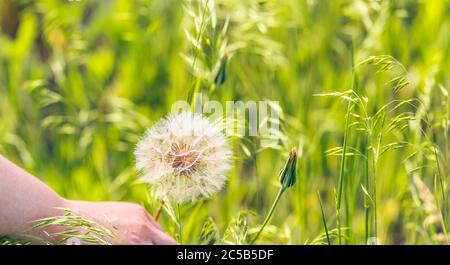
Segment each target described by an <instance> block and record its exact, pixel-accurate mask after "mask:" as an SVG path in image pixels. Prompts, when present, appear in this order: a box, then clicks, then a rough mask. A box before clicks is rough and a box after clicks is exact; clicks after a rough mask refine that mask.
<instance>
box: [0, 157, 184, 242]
mask: <svg viewBox="0 0 450 265" xmlns="http://www.w3.org/2000/svg"><path fill="white" fill-rule="evenodd" d="M58 208H65V209H69V210H71V212H72V213H73V214H76V215H79V216H82V217H83V218H85V219H88V220H91V221H94V222H96V223H98V224H100V225H102V226H104V227H106V228H108V229H110V230H111V231H112V232H113V233H114V234H115V235H116V237H115V238H108V239H107V241H109V242H110V243H112V244H146V245H154V244H165V245H167V244H175V243H176V242H175V241H174V240H173V239H172V238H171V237H169V236H168V235H166V234H165V233H164V231H163V230H162V228H161V226H160V225H159V224H157V223H156V221H155V220H154V219H153V218H152V217H151V216H150V215H149V214H148V213H147V211H146V210H145V209H144V208H143V207H142V206H140V205H138V204H134V203H127V202H89V201H76V200H67V199H64V198H62V197H61V196H59V195H58V194H57V193H55V192H54V191H53V190H52V189H50V188H49V187H48V186H47V185H45V184H44V183H43V182H42V181H40V180H39V179H37V178H35V177H34V176H32V175H31V174H29V173H27V172H26V171H24V170H22V169H21V168H19V167H17V166H16V165H15V164H13V163H12V162H11V161H9V160H7V159H6V158H4V157H2V156H1V155H0V235H10V236H19V237H20V236H21V235H23V234H26V233H29V234H30V233H31V234H33V235H35V236H39V237H45V235H46V233H55V232H61V230H62V229H66V228H63V227H52V228H45V230H44V231H43V230H39V229H33V224H34V223H33V221H36V220H38V219H42V218H46V217H52V216H60V215H62V214H64V212H63V211H62V210H60V209H58Z"/></svg>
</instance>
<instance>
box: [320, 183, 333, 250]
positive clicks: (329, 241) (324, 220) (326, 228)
mask: <svg viewBox="0 0 450 265" xmlns="http://www.w3.org/2000/svg"><path fill="white" fill-rule="evenodd" d="M317 199H318V200H319V205H320V213H321V216H322V223H323V227H324V229H325V235H326V237H327V243H328V245H331V240H330V235H329V233H328V226H327V220H326V219H325V213H324V211H323V204H322V198H321V197H320V192H319V191H317Z"/></svg>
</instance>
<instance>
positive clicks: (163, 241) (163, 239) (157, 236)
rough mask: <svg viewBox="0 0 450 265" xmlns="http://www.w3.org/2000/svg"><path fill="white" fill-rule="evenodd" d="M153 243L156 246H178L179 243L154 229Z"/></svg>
mask: <svg viewBox="0 0 450 265" xmlns="http://www.w3.org/2000/svg"><path fill="white" fill-rule="evenodd" d="M151 236H152V241H153V244H155V245H176V244H177V242H176V241H175V240H174V239H173V238H171V237H170V236H168V235H166V234H165V233H164V232H163V231H161V230H159V229H153V233H152V235H151Z"/></svg>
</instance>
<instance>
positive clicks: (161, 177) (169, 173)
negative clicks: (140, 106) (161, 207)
mask: <svg viewBox="0 0 450 265" xmlns="http://www.w3.org/2000/svg"><path fill="white" fill-rule="evenodd" d="M135 156H136V167H137V169H138V170H139V171H140V172H141V174H142V179H143V180H144V181H145V182H147V183H149V184H150V185H151V187H152V188H153V190H154V192H155V195H156V196H157V197H158V198H161V199H164V198H166V197H169V198H171V199H173V200H174V201H175V202H177V203H183V202H190V201H195V200H196V199H198V198H199V197H202V196H204V197H209V196H210V195H211V194H213V193H215V192H217V191H219V190H220V189H221V188H222V187H223V185H224V183H225V181H226V179H227V172H228V170H229V168H230V158H231V151H230V149H229V147H228V145H227V139H226V137H225V135H224V134H223V130H222V126H221V125H220V124H219V123H213V122H211V121H209V120H208V119H207V118H205V117H204V116H202V115H201V114H193V113H191V112H182V113H179V114H171V115H169V116H168V117H167V118H164V119H162V120H160V121H159V122H158V123H157V124H155V125H154V126H153V127H151V128H150V129H148V131H147V133H146V134H145V136H144V137H143V139H142V140H141V141H140V142H139V143H138V144H137V146H136V150H135Z"/></svg>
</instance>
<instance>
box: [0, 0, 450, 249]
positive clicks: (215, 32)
mask: <svg viewBox="0 0 450 265" xmlns="http://www.w3.org/2000/svg"><path fill="white" fill-rule="evenodd" d="M224 29H225V30H224ZM0 30H1V31H0V32H1V33H0V154H2V155H3V156H5V157H7V158H8V159H10V160H12V161H13V162H15V163H16V164H18V165H20V166H21V167H23V168H25V169H26V170H28V171H29V172H31V173H32V174H33V175H35V176H37V177H39V178H40V179H42V180H43V181H44V182H45V183H47V184H48V185H49V186H50V187H52V188H53V189H54V190H55V191H56V192H58V193H59V194H61V195H62V196H64V197H66V198H69V199H80V200H93V201H103V200H117V201H131V202H136V203H139V204H142V205H144V206H145V207H146V209H147V210H148V211H149V212H150V213H152V214H154V213H155V212H156V209H157V208H158V205H159V201H158V200H157V199H155V198H154V195H153V194H152V192H151V189H148V187H147V186H146V185H145V184H143V183H142V182H141V181H140V180H139V175H138V172H137V171H136V169H135V157H134V154H133V152H134V149H135V145H136V144H137V142H138V141H139V140H140V139H141V136H142V135H143V133H144V132H145V130H146V129H147V128H149V127H151V126H152V125H153V124H154V123H156V122H157V121H158V120H159V119H160V118H162V117H164V116H165V115H166V114H167V113H169V112H170V110H171V107H172V104H173V103H174V102H175V101H177V100H186V99H187V98H188V97H189V96H190V94H191V93H192V91H197V92H203V93H206V94H208V95H209V97H210V99H214V100H218V101H219V102H222V103H224V104H225V102H226V101H230V100H234V101H238V100H241V101H244V102H245V101H248V100H252V101H261V100H272V101H278V102H279V106H280V115H281V117H282V120H281V125H280V127H281V132H280V141H279V142H278V144H277V145H275V146H271V147H270V148H266V147H265V146H263V145H261V144H260V142H261V139H260V138H259V137H250V136H246V137H232V138H231V139H230V143H231V146H232V150H233V154H234V159H233V162H232V169H231V171H230V173H229V179H228V181H227V184H226V186H225V188H224V189H223V190H222V191H221V192H219V193H218V194H216V195H214V196H212V197H211V198H209V199H203V200H201V201H199V202H196V203H193V204H186V205H182V206H181V207H180V212H179V215H180V216H181V218H178V217H176V216H173V211H171V210H170V209H167V210H164V211H163V212H162V213H161V219H160V220H159V222H160V224H161V225H162V226H163V227H164V228H165V229H166V230H167V231H168V233H169V234H171V235H172V236H174V237H176V238H177V239H178V241H179V242H180V243H188V244H196V243H199V244H207V243H230V244H249V243H250V242H251V238H252V236H253V235H254V234H255V232H256V231H257V228H258V226H259V225H260V224H261V223H262V222H263V220H264V217H265V215H266V214H267V212H268V211H269V208H270V206H271V204H272V202H273V200H274V199H275V196H276V194H277V191H278V187H279V185H280V184H279V178H278V175H279V172H280V170H281V169H282V168H283V165H284V164H285V163H286V159H287V158H288V154H289V151H290V150H291V148H292V147H295V148H296V149H297V152H298V161H297V181H296V183H295V185H294V186H292V187H291V188H289V189H288V190H287V191H286V192H285V193H284V194H283V197H282V198H281V199H280V202H279V205H278V208H277V209H276V212H275V214H274V215H273V218H272V220H271V221H270V223H269V224H268V226H267V227H266V228H265V230H264V231H263V233H262V234H261V236H260V237H259V239H258V240H257V242H256V243H258V244H328V243H330V244H366V243H367V242H368V243H381V244H448V243H449V242H450V239H449V238H448V236H447V230H448V229H449V228H450V223H449V218H450V215H449V210H450V208H449V207H450V204H449V203H448V198H447V197H448V195H449V187H448V180H449V177H450V176H449V175H450V158H449V152H450V149H449V139H448V136H449V121H450V116H449V110H450V109H449V108H450V106H449V100H450V99H449V95H448V93H449V90H450V78H449V76H450V64H449V62H450V2H449V1H447V0H435V1H434V0H433V1H413V0H399V1H387V0H386V1H376V0H371V1H369V0H367V1H363V0H352V1H350V0H346V1H344V0H337V1H320V0H305V1H303V0H284V1H275V0H265V1H264V0H228V1H225V0H216V1H213V0H202V1H181V0H180V1H176V0H134V1H128V0H116V1H93V0H92V1H87V0H80V1H65V0H64V1H62V0H53V1H52V0H40V1H30V0H20V1H11V0H0ZM224 47H226V49H227V52H228V55H227V56H226V60H227V61H226V65H225V66H224V67H226V75H224V76H223V80H220V81H221V82H217V80H216V77H217V74H216V72H217V71H216V70H217V69H216V68H217V67H216V66H217V65H220V62H221V60H222V61H223V60H224V53H223V50H224V49H223V48H224ZM320 199H321V201H322V206H323V208H322V209H323V212H322V211H321V204H320V203H319V202H320ZM0 207H1V205H0ZM180 220H182V221H180ZM177 222H178V223H177ZM180 231H181V235H177V234H178V233H179V232H180ZM327 235H328V236H327ZM327 238H328V239H329V240H328V239H327Z"/></svg>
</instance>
